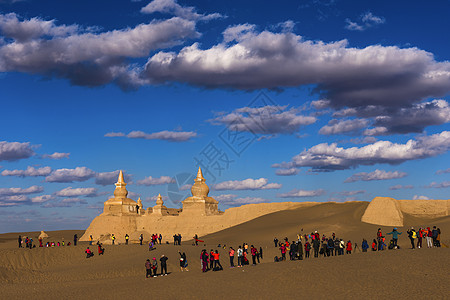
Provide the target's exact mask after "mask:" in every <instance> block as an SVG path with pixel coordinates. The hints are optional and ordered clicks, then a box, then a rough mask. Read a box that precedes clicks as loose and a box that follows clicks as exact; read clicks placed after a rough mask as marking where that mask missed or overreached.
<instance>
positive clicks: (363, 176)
mask: <svg viewBox="0 0 450 300" xmlns="http://www.w3.org/2000/svg"><path fill="white" fill-rule="evenodd" d="M407 175H408V174H407V173H405V172H400V171H388V172H386V171H384V170H378V169H376V170H375V171H373V172H370V173H367V172H361V173H356V174H353V175H352V176H350V177H349V178H347V179H345V181H344V182H356V181H373V180H389V179H396V178H403V177H405V176H407Z"/></svg>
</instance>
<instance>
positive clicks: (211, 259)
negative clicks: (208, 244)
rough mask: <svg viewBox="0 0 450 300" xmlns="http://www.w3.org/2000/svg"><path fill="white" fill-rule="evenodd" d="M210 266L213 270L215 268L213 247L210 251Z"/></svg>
mask: <svg viewBox="0 0 450 300" xmlns="http://www.w3.org/2000/svg"><path fill="white" fill-rule="evenodd" d="M209 268H210V269H211V270H212V269H214V250H213V249H211V251H210V252H209Z"/></svg>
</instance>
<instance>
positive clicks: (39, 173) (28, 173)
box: [2, 166, 52, 177]
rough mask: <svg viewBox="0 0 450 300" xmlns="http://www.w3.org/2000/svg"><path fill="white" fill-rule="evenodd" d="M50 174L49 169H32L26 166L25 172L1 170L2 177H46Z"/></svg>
mask: <svg viewBox="0 0 450 300" xmlns="http://www.w3.org/2000/svg"><path fill="white" fill-rule="evenodd" d="M51 172H52V168H50V167H42V168H37V169H36V168H34V167H30V166H28V167H27V169H26V170H3V171H2V176H20V177H26V176H32V177H36V176H47V175H49V174H50V173H51Z"/></svg>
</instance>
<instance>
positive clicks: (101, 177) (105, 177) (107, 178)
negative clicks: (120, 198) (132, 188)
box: [95, 171, 132, 185]
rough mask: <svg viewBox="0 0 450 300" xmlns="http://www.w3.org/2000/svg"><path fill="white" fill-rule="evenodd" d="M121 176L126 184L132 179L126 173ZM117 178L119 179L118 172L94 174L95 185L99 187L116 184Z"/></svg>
mask: <svg viewBox="0 0 450 300" xmlns="http://www.w3.org/2000/svg"><path fill="white" fill-rule="evenodd" d="M123 176H124V179H125V181H126V182H129V181H130V180H131V177H132V176H131V175H130V174H127V173H126V172H125V174H124V175H123ZM117 178H119V171H112V172H101V173H97V174H95V183H96V184H99V185H112V184H114V183H116V182H117Z"/></svg>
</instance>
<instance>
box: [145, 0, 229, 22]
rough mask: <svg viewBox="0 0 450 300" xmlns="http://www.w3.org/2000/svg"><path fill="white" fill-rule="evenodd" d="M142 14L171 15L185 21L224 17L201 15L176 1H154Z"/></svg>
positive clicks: (215, 14) (214, 14)
mask: <svg viewBox="0 0 450 300" xmlns="http://www.w3.org/2000/svg"><path fill="white" fill-rule="evenodd" d="M141 12H142V13H145V14H152V13H156V12H159V13H165V14H171V15H174V16H177V17H180V18H183V19H188V20H201V21H209V20H212V19H217V18H222V17H223V16H222V15H221V14H218V13H213V14H208V15H204V14H199V13H197V12H196V9H195V7H186V6H181V5H180V4H178V3H177V1H176V0H153V1H151V2H150V3H149V4H147V5H146V6H145V7H143V8H142V9H141Z"/></svg>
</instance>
